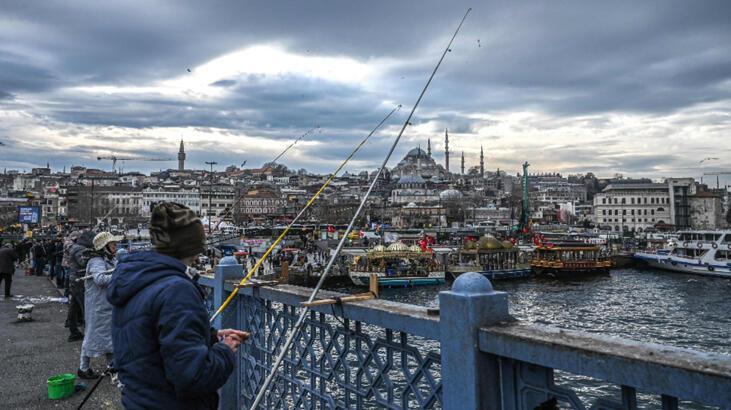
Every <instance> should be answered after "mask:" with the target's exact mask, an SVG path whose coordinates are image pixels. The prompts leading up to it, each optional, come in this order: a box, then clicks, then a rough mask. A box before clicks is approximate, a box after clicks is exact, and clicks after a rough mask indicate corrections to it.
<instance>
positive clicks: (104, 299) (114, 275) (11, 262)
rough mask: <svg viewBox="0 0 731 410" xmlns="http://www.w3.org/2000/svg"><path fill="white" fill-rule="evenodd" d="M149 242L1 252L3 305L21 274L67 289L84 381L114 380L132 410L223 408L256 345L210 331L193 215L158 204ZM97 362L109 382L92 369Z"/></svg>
mask: <svg viewBox="0 0 731 410" xmlns="http://www.w3.org/2000/svg"><path fill="white" fill-rule="evenodd" d="M150 237H151V242H152V246H153V249H150V250H140V251H136V252H127V251H126V250H124V249H122V248H120V249H118V248H117V246H118V243H119V241H120V240H121V239H122V237H119V236H115V235H113V234H112V233H110V232H106V231H101V232H95V231H94V230H91V229H86V230H75V231H65V232H61V233H57V234H56V236H55V237H53V238H48V237H44V238H37V239H35V240H32V239H24V240H23V241H20V242H16V243H6V244H4V245H3V244H1V243H0V274H2V276H0V279H2V280H3V281H4V282H5V296H6V298H7V297H12V294H11V292H10V286H11V283H12V275H13V273H14V272H15V270H16V268H20V269H21V270H25V272H26V274H30V275H42V276H48V277H49V278H50V279H51V280H52V281H53V283H54V284H55V285H56V286H58V287H59V288H60V289H63V291H64V293H65V294H66V295H67V296H68V310H67V317H66V327H68V329H69V335H68V341H69V342H75V341H79V340H82V345H81V355H80V358H79V366H78V370H77V375H78V377H80V378H82V379H96V378H99V377H102V376H104V375H106V374H109V375H111V376H112V380H113V381H114V382H115V384H117V386H118V387H120V388H121V389H122V402H123V405H124V406H125V408H130V409H137V408H195V409H213V408H217V407H218V395H217V390H218V389H219V388H221V387H222V386H223V384H225V382H226V380H227V379H228V377H229V376H230V375H231V373H232V371H233V369H234V361H235V357H236V356H235V354H234V353H235V352H236V350H237V349H238V346H239V345H240V344H241V343H242V342H244V341H245V340H246V339H247V338H248V336H249V335H248V333H246V332H242V331H240V330H235V329H224V330H216V329H213V328H211V327H210V326H209V320H208V311H207V309H206V307H205V301H204V298H205V293H204V291H203V289H202V288H201V287H200V286H199V285H198V284H197V274H196V271H195V269H193V268H192V266H193V265H194V264H195V261H196V259H197V257H198V255H200V254H202V253H203V252H204V250H205V242H206V238H205V233H204V230H203V225H202V224H201V222H200V220H199V219H198V217H197V216H196V215H195V213H194V212H193V211H191V210H190V209H188V208H186V207H185V206H183V205H179V204H175V203H161V204H158V205H157V206H155V207H154V209H153V210H152V216H151V221H150ZM82 329H83V331H82ZM97 357H99V358H101V357H103V358H104V359H105V361H106V366H107V367H106V370H104V371H103V372H99V371H97V370H94V369H93V368H92V363H91V362H92V359H93V358H97Z"/></svg>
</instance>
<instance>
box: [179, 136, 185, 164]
mask: <svg viewBox="0 0 731 410" xmlns="http://www.w3.org/2000/svg"><path fill="white" fill-rule="evenodd" d="M178 171H185V146H184V145H183V139H182V138H181V139H180V150H179V151H178Z"/></svg>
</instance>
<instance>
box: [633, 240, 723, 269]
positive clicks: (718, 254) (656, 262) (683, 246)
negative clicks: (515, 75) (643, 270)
mask: <svg viewBox="0 0 731 410" xmlns="http://www.w3.org/2000/svg"><path fill="white" fill-rule="evenodd" d="M634 257H635V259H637V260H639V261H642V262H644V263H646V264H647V265H649V266H651V267H653V268H658V269H664V270H669V271H674V272H683V273H692V274H697V275H705V276H716V277H723V278H731V231H729V230H725V231H710V230H689V231H681V232H679V233H678V237H677V239H671V240H670V241H669V242H668V245H667V248H659V249H652V250H646V251H638V252H635V254H634Z"/></svg>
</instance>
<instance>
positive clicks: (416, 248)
mask: <svg viewBox="0 0 731 410" xmlns="http://www.w3.org/2000/svg"><path fill="white" fill-rule="evenodd" d="M409 250H410V251H411V252H421V248H420V247H419V245H411V246H409Z"/></svg>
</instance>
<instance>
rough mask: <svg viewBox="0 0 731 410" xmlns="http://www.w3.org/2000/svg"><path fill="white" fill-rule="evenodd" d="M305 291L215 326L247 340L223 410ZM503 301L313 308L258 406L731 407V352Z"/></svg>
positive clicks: (220, 289) (446, 296)
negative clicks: (528, 316) (549, 318)
mask: <svg viewBox="0 0 731 410" xmlns="http://www.w3.org/2000/svg"><path fill="white" fill-rule="evenodd" d="M227 262H228V261H227V260H226V259H224V260H222V264H221V265H218V266H217V267H216V268H215V273H214V274H213V275H210V276H205V277H203V278H201V283H202V284H203V285H204V286H205V287H207V288H208V289H209V290H210V300H209V302H210V303H211V306H218V305H220V303H221V301H222V300H223V299H224V298H225V297H226V296H227V295H228V294H229V293H230V292H231V291H232V290H233V288H234V286H235V283H234V282H235V278H240V277H241V275H242V267H241V266H240V265H235V264H231V265H228V264H226V263H227ZM309 293H310V292H309V290H308V289H307V288H301V287H297V286H291V285H277V286H262V287H247V288H243V289H241V291H240V292H239V295H238V296H237V297H236V299H235V301H234V303H233V304H232V306H230V307H229V309H228V310H227V311H226V313H224V314H223V315H222V316H220V317H219V318H217V323H215V325H216V326H217V327H224V328H227V327H232V328H238V329H243V330H246V331H249V332H251V338H250V339H249V341H247V342H246V343H245V344H243V345H242V346H241V348H240V349H239V352H238V358H239V360H238V367H237V369H236V370H235V372H234V375H233V376H232V377H231V379H230V380H229V383H228V384H227V385H226V386H225V387H224V388H223V389H222V392H221V408H224V409H239V408H248V407H249V406H250V405H251V403H252V402H253V399H254V397H255V396H256V393H257V391H258V389H259V386H260V385H261V383H262V382H263V380H264V378H265V377H266V375H267V374H268V373H269V371H270V370H271V368H270V366H271V362H272V360H273V357H274V356H275V355H276V354H277V353H278V352H279V346H280V345H281V344H282V343H283V340H284V338H285V337H286V336H287V332H288V331H289V330H290V329H291V327H292V325H293V323H294V321H295V320H296V317H297V314H298V312H299V310H300V309H301V308H300V303H301V302H303V301H305V300H306V299H307V297H308V296H309ZM337 296H342V294H337V293H334V292H327V291H322V292H320V297H323V298H324V297H337ZM507 296H508V295H507V294H506V293H505V292H499V291H495V290H493V288H492V285H491V283H490V281H489V280H488V279H486V278H485V277H484V276H482V275H479V274H474V273H466V274H463V275H461V276H460V277H459V278H458V279H457V280H456V281H455V282H454V285H453V286H452V288H451V289H450V290H447V291H443V292H440V294H439V302H440V305H439V310H438V311H436V310H434V309H427V308H426V307H421V306H416V305H411V304H402V303H396V302H391V301H384V300H368V301H363V302H354V303H345V304H342V305H328V306H318V307H313V308H312V310H311V312H310V317H309V318H308V320H307V322H306V325H305V327H304V331H303V332H302V333H301V334H300V335H298V337H297V338H296V341H295V345H294V347H293V349H292V350H291V351H290V353H289V354H288V355H287V356H286V358H285V361H284V363H283V365H282V367H281V368H280V370H279V373H278V376H277V378H276V379H275V382H274V383H273V385H272V388H271V389H270V391H269V393H268V395H267V396H266V399H265V401H264V402H263V405H262V408H293V407H294V408H299V407H302V408H319V407H322V408H389V409H406V408H409V409H411V408H423V409H429V408H444V409H477V408H501V409H533V408H536V407H540V408H557V407H556V406H558V407H560V408H573V409H585V408H602V409H634V408H638V407H647V406H649V407H653V406H654V407H661V408H663V409H675V408H678V407H679V403H680V402H681V401H691V402H693V403H694V404H699V405H708V406H716V407H720V408H728V407H729V405H731V357H730V356H728V355H722V354H714V353H706V352H699V351H693V350H689V349H682V348H676V347H670V346H665V345H659V344H651V343H640V342H636V341H633V340H627V339H621V338H614V337H608V336H603V335H596V334H591V333H587V332H580V331H575V330H562V329H559V328H555V327H550V326H543V325H536V324H526V323H521V322H520V321H518V320H516V319H514V318H512V317H511V316H510V314H509V302H508V297H507ZM559 374H560V376H559ZM572 377H580V378H591V379H593V381H594V382H595V383H599V384H601V385H606V386H608V388H607V389H602V391H605V390H608V391H612V392H614V393H615V394H612V395H603V396H600V397H596V396H594V395H587V394H585V393H581V394H580V393H578V392H577V391H575V390H574V389H572V388H571V384H570V383H567V382H566V379H571V378H572ZM683 404H685V403H683Z"/></svg>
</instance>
